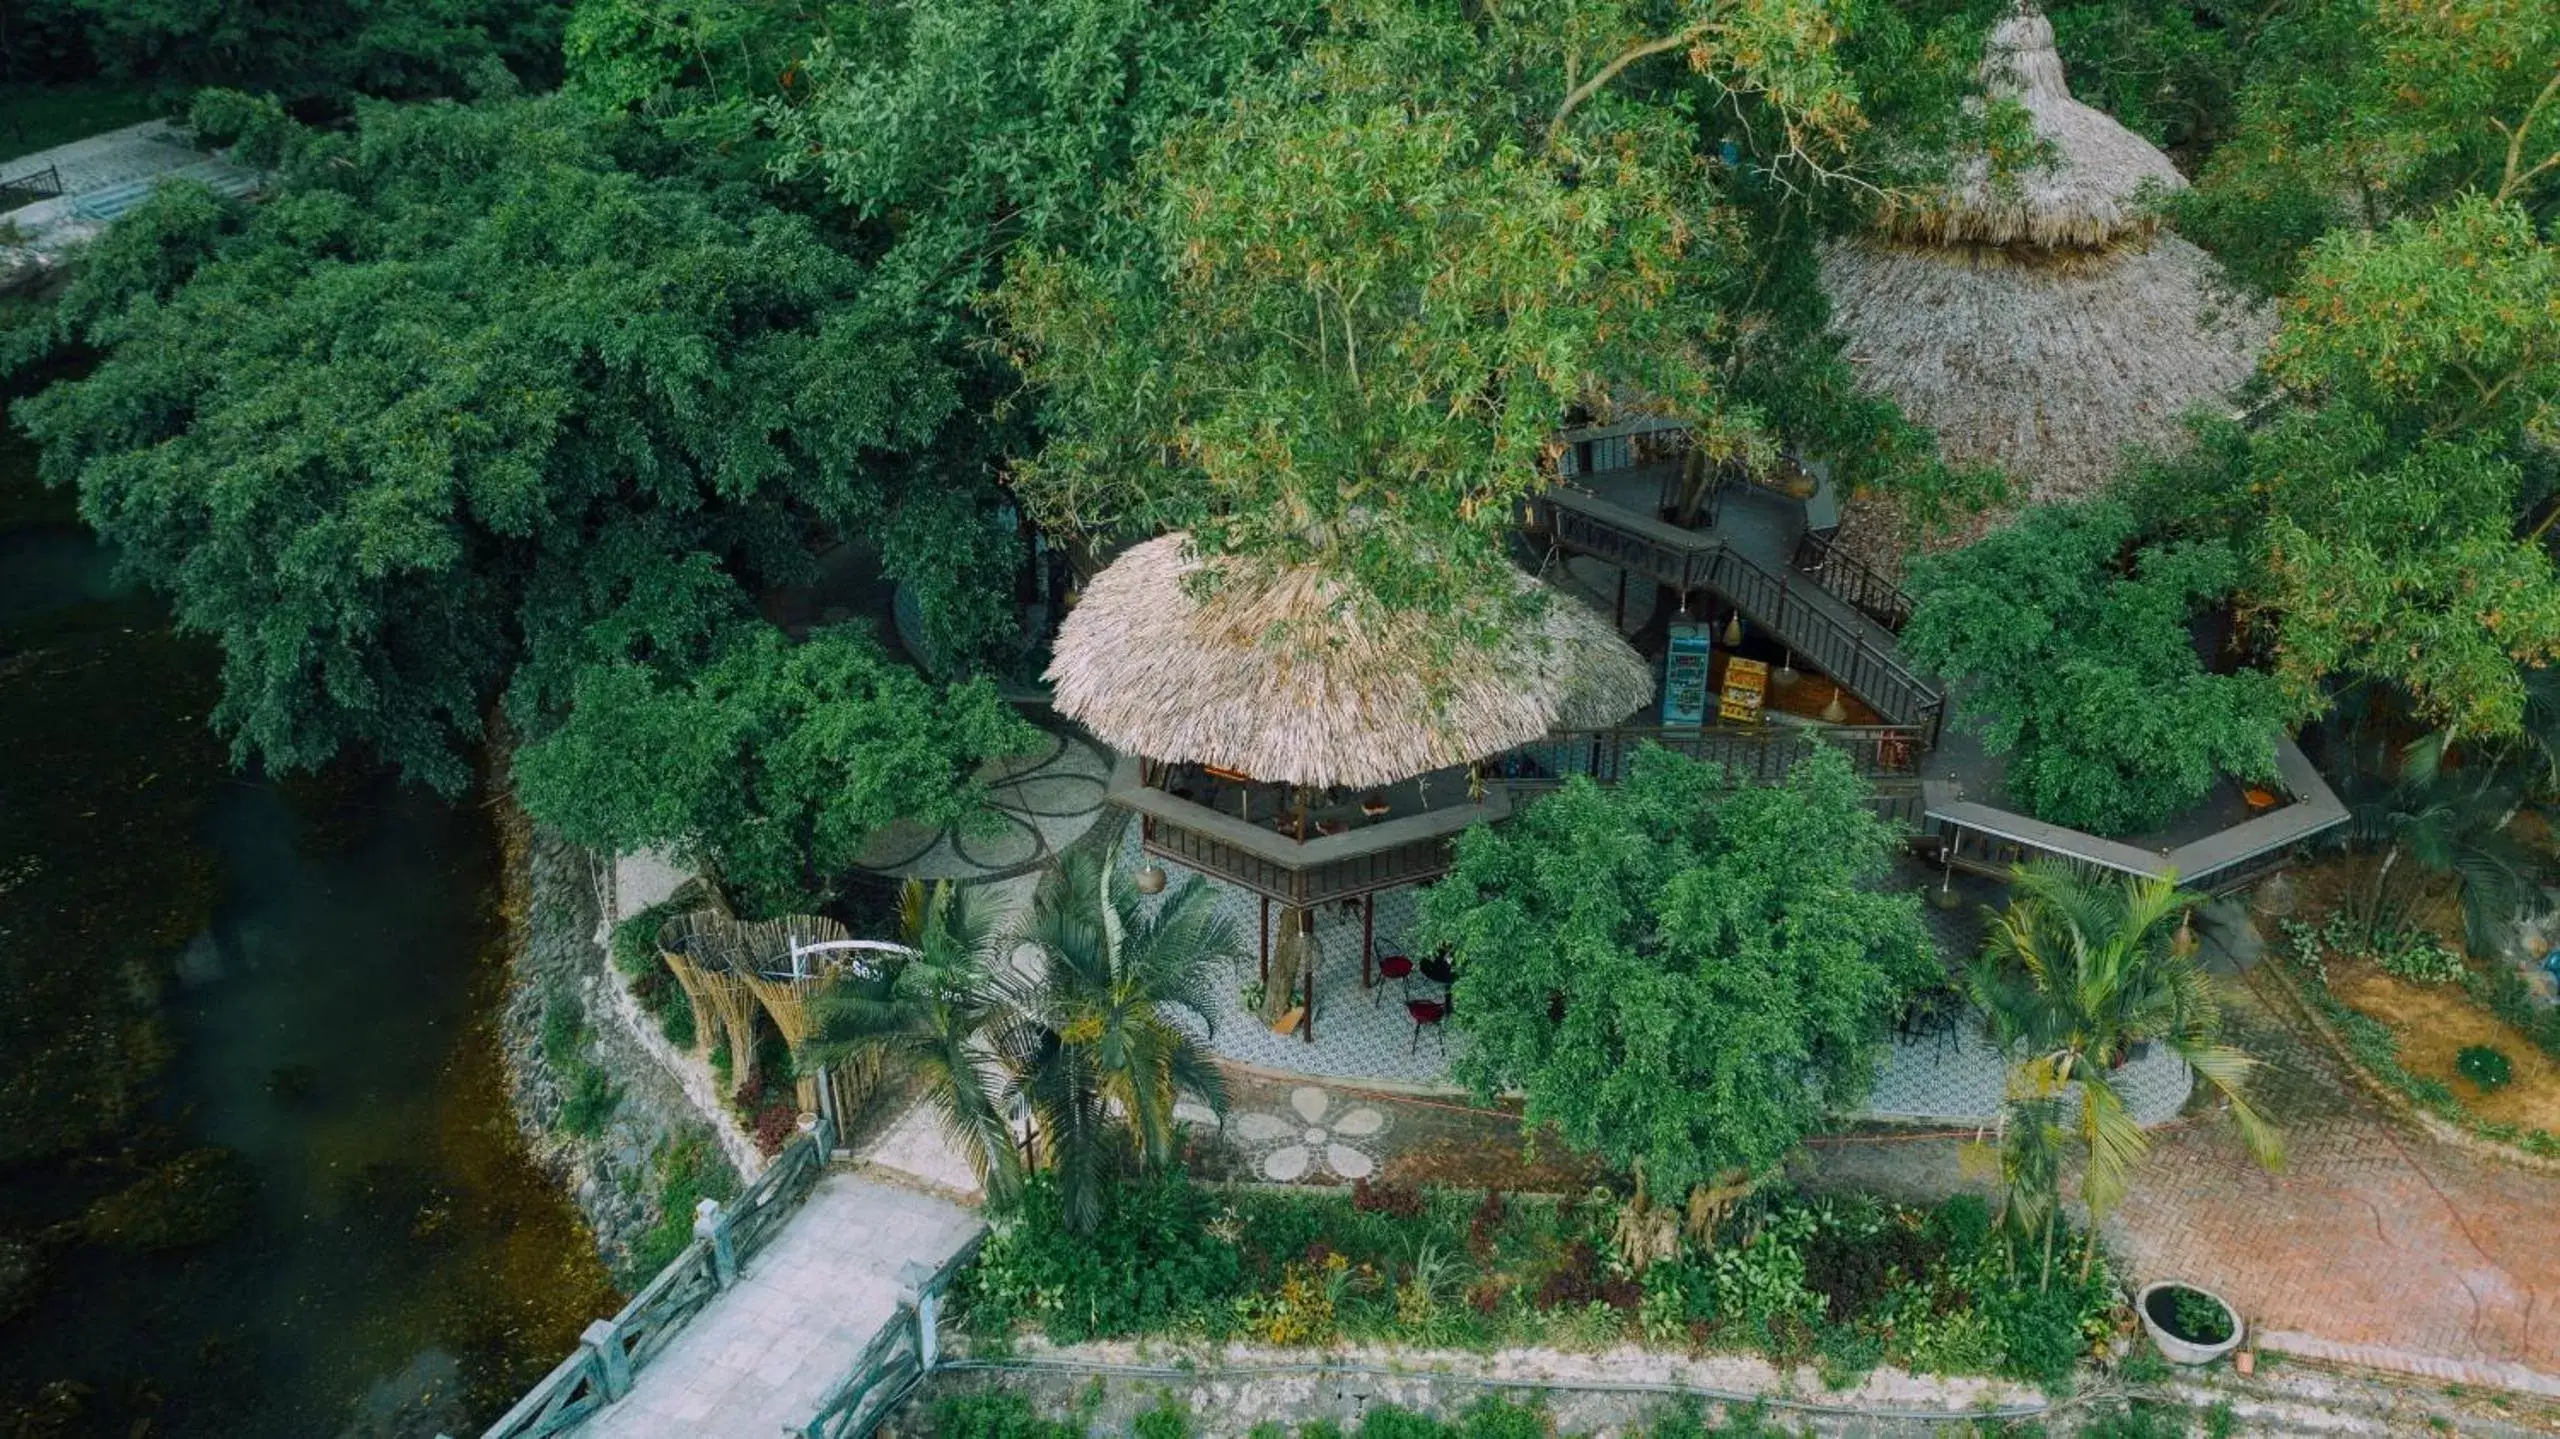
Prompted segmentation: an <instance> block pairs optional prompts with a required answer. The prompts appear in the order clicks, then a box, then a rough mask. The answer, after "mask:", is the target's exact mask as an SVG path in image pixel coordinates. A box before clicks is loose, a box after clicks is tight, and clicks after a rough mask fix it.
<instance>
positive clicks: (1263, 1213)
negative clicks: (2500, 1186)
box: [960, 1175, 2116, 1387]
mask: <svg viewBox="0 0 2560 1439" xmlns="http://www.w3.org/2000/svg"><path fill="white" fill-rule="evenodd" d="M1038 1183H1039V1188H1041V1189H1045V1181H1040V1182H1038ZM1106 1204H1107V1210H1106V1217H1105V1219H1104V1221H1103V1223H1102V1224H1101V1226H1100V1227H1099V1229H1098V1231H1097V1232H1096V1233H1095V1234H1094V1235H1092V1236H1073V1235H1069V1234H1067V1233H1065V1232H1064V1230H1063V1229H1062V1228H1061V1227H1060V1226H1059V1225H1058V1223H1057V1221H1056V1219H1055V1214H1056V1209H1055V1206H1054V1205H1053V1204H1045V1203H1044V1202H1043V1200H1042V1198H1041V1194H1040V1193H1039V1192H1037V1191H1035V1193H1034V1194H1033V1195H1032V1196H1030V1198H1029V1200H1028V1202H1026V1203H1025V1204H1024V1205H1022V1206H1021V1207H1020V1209H1019V1210H1018V1211H1017V1212H1015V1213H1012V1214H1009V1215H1008V1216H1007V1217H1006V1218H1005V1219H1004V1220H1003V1222H1002V1223H1001V1224H1000V1225H999V1227H998V1231H997V1233H996V1234H994V1235H993V1236H991V1237H990V1238H989V1240H988V1242H987V1245H986V1247H985V1249H984V1250H983V1251H982V1253H981V1255H980V1260H979V1263H978V1264H977V1265H976V1266H975V1267H974V1268H973V1269H972V1270H971V1271H970V1272H969V1274H968V1275H967V1276H966V1278H965V1279H964V1281H963V1283H962V1286H961V1292H960V1297H961V1306H960V1313H961V1315H962V1317H963V1319H964V1320H965V1322H966V1323H967V1324H968V1325H969V1326H970V1327H971V1328H972V1329H973V1330H975V1331H976V1332H978V1333H980V1334H982V1335H987V1336H989V1337H992V1338H995V1339H997V1340H998V1341H999V1342H1001V1340H1002V1338H1003V1336H1005V1335H1008V1334H1011V1333H1014V1332H1016V1331H1017V1330H1022V1329H1036V1330H1040V1331H1042V1332H1045V1333H1046V1334H1047V1335H1049V1337H1051V1338H1052V1339H1053V1340H1057V1341H1059V1342H1076V1341H1080V1340H1084V1339H1090V1338H1135V1337H1145V1336H1156V1335H1180V1336H1183V1337H1196V1338H1205V1339H1212V1340H1223V1339H1228V1338H1234V1337H1244V1338H1250V1339H1254V1340H1258V1341H1260V1342H1265V1343H1273V1344H1283V1345H1311V1346H1321V1345H1327V1344H1331V1343H1335V1342H1337V1341H1339V1342H1348V1343H1372V1342H1384V1343H1397V1344H1409V1345H1430V1346H1435V1347H1449V1346H1456V1347H1488V1348H1489V1347H1497V1346H1501V1345H1506V1344H1545V1345H1555V1346H1559V1347H1567V1348H1592V1347H1600V1346H1605V1345H1611V1344H1617V1343H1623V1342H1627V1341H1630V1340H1639V1339H1640V1340H1642V1341H1644V1342H1647V1343H1650V1344H1653V1345H1656V1346H1662V1347H1671V1348H1678V1349H1683V1350H1686V1349H1690V1348H1692V1347H1706V1348H1713V1349H1728V1350H1730V1349H1747V1350H1752V1351H1757V1352H1761V1353H1765V1354H1769V1355H1771V1356H1773V1357H1776V1358H1778V1359H1780V1360H1781V1361H1784V1362H1795V1361H1800V1360H1807V1359H1810V1360H1813V1361H1815V1362H1817V1363H1818V1364H1819V1365H1820V1366H1821V1368H1822V1371H1823V1373H1824V1375H1825V1377H1826V1378H1827V1379H1829V1380H1831V1381H1832V1382H1834V1383H1843V1384H1845V1383H1848V1382H1851V1381H1853V1380H1854V1378H1855V1376H1857V1375H1859V1374H1862V1373H1864V1372H1866V1371H1867V1370H1869V1369H1872V1368H1874V1367H1875V1366H1876V1365H1878V1364H1880V1363H1893V1364H1897V1365H1900V1366H1903V1367H1905V1368H1909V1369H1913V1370H1917V1371H1923V1372H1933V1373H1974V1374H1979V1373H1996V1374H2004V1375H2010V1376H2014V1377H2018V1378H2023V1379H2029V1380H2033V1381H2035V1382H2038V1383H2041V1384H2045V1385H2048V1386H2052V1387H2061V1386H2063V1385H2065V1384H2067V1383H2068V1382H2069V1380H2070V1378H2071V1376H2072V1374H2073V1372H2074V1371H2075V1369H2076V1368H2077V1366H2078V1365H2079V1363H2080V1361H2081V1360H2082V1359H2084V1358H2085V1357H2086V1356H2087V1355H2088V1354H2089V1352H2090V1349H2091V1346H2092V1343H2093V1342H2094V1341H2095V1340H2096V1339H2097V1338H2098V1337H2099V1336H2100V1335H2102V1334H2104V1333H2106V1332H2108V1331H2109V1326H2110V1324H2111V1322H2112V1318H2113V1316H2114V1314H2115V1312H2116V1300H2115V1297H2114V1291H2113V1284H2114V1281H2113V1279H2112V1278H2111V1277H2110V1276H2109V1275H2108V1273H2107V1270H2106V1266H2104V1265H2096V1266H2094V1267H2093V1271H2092V1274H2091V1277H2090V1279H2089V1280H2088V1282H2086V1283H2082V1282H2081V1281H2080V1280H2079V1279H2078V1278H2077V1277H2076V1276H2077V1275H2078V1273H2079V1267H2080V1259H2081V1254H2082V1252H2083V1249H2084V1247H2085V1246H2086V1244H2087V1243H2088V1240H2087V1239H2086V1237H2085V1236H2083V1235H2079V1234H2072V1233H2065V1234H2061V1235H2058V1236H2057V1239H2058V1242H2057V1244H2056V1246H2055V1253H2054V1258H2053V1264H2052V1276H2053V1277H2052V1279H2051V1281H2050V1284H2049V1286H2040V1284H2039V1278H2040V1275H2041V1273H2042V1266H2041V1257H2042V1256H2041V1253H2040V1252H2025V1251H2021V1252H2020V1253H2017V1254H2014V1255H2013V1254H2012V1253H2011V1251H2010V1249H2009V1240H2008V1239H2007V1238H2006V1237H2005V1235H2004V1234H2003V1233H2002V1232H2000V1231H1996V1230H1995V1229H1994V1228H1993V1226H1992V1224H1991V1220H1990V1214H1989V1211H1988V1210H1987V1209H1986V1208H1985V1207H1984V1205H1983V1204H1982V1202H1981V1201H1980V1200H1978V1199H1973V1198H1969V1197H1968V1198H1964V1199H1959V1200H1953V1201H1950V1202H1949V1203H1947V1204H1945V1205H1942V1206H1940V1207H1938V1208H1936V1209H1919V1208H1914V1207H1909V1206H1904V1205H1896V1204H1887V1203H1882V1202H1878V1201H1874V1200H1867V1199H1857V1198H1844V1197H1836V1196H1835V1197H1822V1198H1806V1197H1802V1196H1797V1195H1793V1194H1785V1193H1776V1194H1765V1195H1762V1196H1758V1197H1755V1198H1754V1199H1752V1200H1750V1201H1748V1202H1747V1203H1745V1204H1744V1205H1742V1206H1740V1207H1738V1209H1737V1212H1736V1213H1735V1214H1734V1215H1733V1216H1732V1217H1731V1218H1730V1219H1729V1220H1728V1221H1727V1222H1726V1224H1725V1226H1724V1227H1723V1229H1722V1230H1721V1231H1720V1232H1719V1234H1718V1236H1717V1242H1716V1243H1715V1244H1714V1245H1713V1246H1712V1247H1709V1248H1704V1249H1697V1250H1690V1251H1687V1252H1684V1253H1683V1254H1681V1255H1680V1256H1679V1257H1677V1258H1672V1259H1666V1260H1661V1261H1658V1262H1656V1263H1655V1264H1653V1265H1652V1266H1651V1267H1650V1268H1649V1269H1648V1270H1647V1271H1646V1273H1645V1274H1644V1275H1643V1276H1642V1277H1641V1278H1638V1277H1637V1276H1635V1275H1633V1274H1632V1273H1630V1272H1628V1271H1627V1270H1626V1269H1625V1268H1624V1267H1623V1266H1622V1265H1620V1264H1619V1263H1617V1262H1616V1260H1615V1258H1614V1253H1615V1251H1614V1248H1613V1246H1612V1240H1611V1234H1612V1230H1613V1226H1614V1225H1615V1222H1616V1220H1617V1218H1618V1214H1619V1209H1620V1205H1619V1202H1618V1201H1617V1199H1616V1198H1615V1197H1614V1196H1612V1195H1610V1194H1609V1193H1607V1192H1606V1191H1596V1192H1595V1193H1593V1194H1592V1195H1590V1196H1586V1197H1584V1198H1582V1199H1578V1200H1566V1201H1560V1202H1558V1201H1545V1200H1528V1199H1519V1198H1513V1199H1511V1200H1510V1201H1509V1202H1507V1203H1505V1204H1503V1205H1500V1206H1493V1205H1489V1204H1485V1203H1480V1202H1478V1196H1475V1195H1472V1194H1459V1193H1450V1192H1445V1191H1438V1192H1426V1193H1425V1194H1423V1195H1422V1196H1421V1203H1420V1209H1419V1212H1418V1213H1412V1214H1402V1213H1396V1214H1390V1213H1387V1212H1384V1211H1381V1210H1379V1209H1377V1208H1375V1207H1374V1206H1372V1207H1371V1208H1367V1209H1363V1208H1361V1207H1359V1206H1358V1205H1357V1204H1355V1203H1354V1202H1353V1201H1352V1200H1351V1199H1350V1198H1349V1197H1347V1196H1343V1195H1333V1194H1313V1193H1267V1192H1253V1191H1237V1192H1232V1193H1226V1194H1217V1195H1213V1194H1211V1193H1208V1192H1206V1191H1203V1190H1201V1189H1199V1188H1198V1187H1196V1186H1194V1185H1192V1184H1191V1183H1190V1182H1189V1181H1188V1180H1185V1179H1183V1178H1181V1177H1180V1176H1178V1175H1175V1176H1166V1177H1162V1178H1157V1179H1150V1180H1141V1181H1136V1182H1128V1183H1122V1184H1119V1185H1115V1186H1113V1188H1112V1189H1111V1191H1110V1193H1109V1197H1108V1199H1107V1201H1106Z"/></svg>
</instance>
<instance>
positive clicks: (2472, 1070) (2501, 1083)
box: [2453, 1044, 2516, 1090]
mask: <svg viewBox="0 0 2560 1439" xmlns="http://www.w3.org/2000/svg"><path fill="white" fill-rule="evenodd" d="M2453 1068H2454V1072H2455V1073H2457V1074H2460V1075H2461V1076H2462V1077H2463V1078H2465V1079H2467V1080H2470V1081H2471V1082H2472V1083H2473V1084H2476V1085H2478V1086H2480V1088H2481V1089H2483V1090H2491V1089H2504V1088H2506V1087H2507V1083H2508V1081H2510V1080H2512V1079H2514V1078H2515V1077H2516V1075H2515V1066H2514V1065H2513V1064H2511V1063H2510V1062H2508V1059H2507V1057H2506V1055H2505V1054H2503V1053H2501V1052H2499V1051H2498V1050H2496V1049H2492V1048H2491V1047H2489V1046H2488V1045H2485V1044H2466V1045H2464V1046H2463V1047H2462V1050H2461V1052H2460V1053H2458V1054H2456V1055H2454V1057H2453Z"/></svg>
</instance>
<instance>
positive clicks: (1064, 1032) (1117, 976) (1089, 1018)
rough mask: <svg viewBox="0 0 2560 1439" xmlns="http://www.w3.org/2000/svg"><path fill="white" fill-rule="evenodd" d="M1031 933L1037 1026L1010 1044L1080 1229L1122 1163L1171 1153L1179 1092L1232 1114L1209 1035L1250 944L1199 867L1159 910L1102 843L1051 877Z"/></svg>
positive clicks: (1145, 1163)
mask: <svg viewBox="0 0 2560 1439" xmlns="http://www.w3.org/2000/svg"><path fill="white" fill-rule="evenodd" d="M1019 939H1020V941H1021V942H1023V943H1026V944H1029V945H1031V946H1033V947H1034V948H1035V949H1037V950H1038V951H1039V954H1040V957H1041V961H1042V963H1041V966H1040V969H1039V973H1038V975H1037V977H1036V978H1035V979H1034V980H1033V981H1032V983H1031V984H1030V986H1029V988H1028V990H1027V992H1026V994H1025V997H1024V1003H1023V1011H1024V1015H1025V1017H1026V1018H1027V1019H1028V1020H1029V1025H1028V1026H1027V1027H1026V1029H1025V1030H1023V1031H1022V1032H1021V1033H1020V1034H1019V1035H1017V1037H1016V1038H1015V1039H1014V1041H1013V1042H1012V1043H1011V1044H1009V1045H1008V1052H1009V1054H1010V1055H1011V1056H1012V1059H1013V1063H1014V1064H1015V1067H1016V1073H1017V1075H1018V1081H1017V1082H1018V1084H1019V1086H1020V1093H1021V1095H1022V1097H1023V1099H1024V1100H1025V1101H1026V1102H1027V1103H1028V1104H1029V1106H1030V1109H1031V1112H1032V1115H1033V1118H1034V1119H1035V1121H1036V1122H1037V1123H1038V1125H1039V1126H1040V1131H1041V1139H1042V1142H1043V1144H1044V1145H1045V1147H1046V1148H1047V1151H1048V1156H1049V1162H1050V1163H1051V1164H1052V1165H1053V1166H1054V1167H1055V1168H1056V1170H1057V1173H1058V1188H1059V1191H1060V1194H1061V1196H1062V1198H1063V1199H1064V1201H1065V1203H1066V1206H1067V1220H1068V1223H1069V1224H1070V1225H1071V1226H1073V1227H1076V1228H1079V1229H1081V1228H1085V1227H1088V1226H1090V1225H1091V1224H1092V1223H1094V1222H1095V1220H1096V1219H1098V1217H1099V1215H1100V1210H1101V1184H1102V1178H1103V1175H1104V1174H1105V1172H1106V1171H1107V1170H1108V1169H1109V1168H1110V1167H1111V1166H1112V1165H1113V1164H1114V1163H1116V1162H1118V1161H1120V1160H1122V1159H1123V1158H1128V1159H1134V1160H1135V1161H1136V1163H1137V1164H1138V1165H1139V1166H1140V1167H1149V1166H1154V1165H1161V1164H1166V1163H1169V1162H1171V1160H1172V1159H1173V1156H1174V1136H1175V1126H1174V1119H1173V1106H1174V1103H1175V1101H1176V1100H1177V1099H1179V1098H1181V1097H1183V1096H1186V1095H1187V1096H1189V1097H1192V1098H1195V1099H1197V1100H1199V1101H1200V1102H1202V1103H1203V1104H1205V1105H1207V1106H1208V1107H1209V1108H1210V1109H1211V1110H1212V1111H1213V1112H1215V1113H1217V1114H1219V1115H1221V1116H1223V1115H1224V1114H1225V1113H1226V1107H1227V1089H1226V1081H1225V1078H1224V1077H1223V1076H1222V1075H1221V1074H1220V1073H1219V1072H1218V1067H1217V1065H1216V1063H1215V1062H1214V1061H1213V1060H1212V1059H1211V1057H1210V1051H1209V1047H1208V1043H1207V1040H1208V1036H1209V1034H1210V1032H1211V1027H1212V1022H1213V1021H1212V1018H1211V1016H1212V1015H1213V1014H1214V1013H1215V1012H1216V1008H1215V1003H1214V1000H1213V984H1214V982H1215V980H1216V977H1217V975H1218V974H1219V972H1220V971H1221V970H1222V969H1223V968H1224V967H1225V966H1227V965H1229V964H1231V963H1233V962H1235V961H1237V960H1239V959H1241V958H1242V956H1243V952H1244V948H1243V942H1242V939H1241V936H1240V935H1239V933H1238V931H1237V929H1236V927H1235V925H1233V924H1232V923H1230V922H1228V921H1226V920H1224V919H1221V918H1220V917H1219V916H1218V913H1217V896H1216V894H1215V893H1214V892H1213V891H1212V890H1210V888H1209V887H1208V885H1207V883H1206V882H1205V881H1203V880H1202V879H1200V878H1199V877H1198V876H1193V877H1192V878H1190V879H1188V880H1185V881H1184V882H1183V883H1182V884H1180V885H1178V886H1176V887H1175V888H1174V889H1172V890H1171V891H1169V892H1167V893H1166V894H1165V895H1164V896H1163V898H1162V900H1161V901H1160V902H1159V903H1158V904H1157V905H1156V906H1155V910H1154V913H1152V914H1150V913H1148V909H1147V905H1146V902H1145V899H1144V897H1143V896H1142V895H1140V894H1139V892H1138V887H1137V885H1136V884H1135V883H1134V882H1133V881H1132V880H1131V879H1130V878H1129V877H1128V876H1126V875H1123V874H1121V873H1119V872H1118V871H1117V869H1116V868H1115V867H1114V866H1113V864H1112V862H1111V859H1110V857H1109V856H1108V855H1106V854H1102V853H1099V852H1094V851H1085V852H1080V853H1075V854H1070V855H1068V856H1067V857H1066V859H1065V860H1064V861H1063V862H1061V863H1060V864H1059V865H1058V867H1057V868H1055V869H1052V870H1050V871H1049V872H1048V873H1047V874H1045V875H1043V876H1041V879H1040V887H1039V890H1038V891H1037V893H1036V894H1035V895H1034V896H1033V898H1032V902H1031V914H1030V919H1029V923H1028V924H1027V925H1026V926H1025V927H1024V929H1023V930H1022V932H1021V934H1020V936H1019Z"/></svg>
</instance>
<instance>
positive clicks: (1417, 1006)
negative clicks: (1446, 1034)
mask: <svg viewBox="0 0 2560 1439" xmlns="http://www.w3.org/2000/svg"><path fill="white" fill-rule="evenodd" d="M1404 1012H1405V1013H1407V1014H1409V1015H1412V1016H1413V1043H1412V1044H1410V1045H1407V1046H1406V1047H1405V1053H1407V1054H1411V1053H1412V1052H1413V1051H1415V1050H1417V1049H1420V1048H1421V1047H1422V1027H1423V1026H1424V1025H1426V1024H1427V1025H1429V1026H1431V1037H1432V1038H1433V1039H1434V1040H1437V1041H1438V1042H1439V1045H1440V1052H1441V1053H1442V1054H1447V1053H1448V1052H1449V1041H1447V1040H1445V1039H1441V1038H1440V1021H1441V1020H1444V1019H1446V1018H1448V1017H1449V1008H1448V1006H1447V1005H1444V1004H1442V1003H1440V1002H1439V1001H1438V1000H1433V999H1408V1000H1406V1001H1405V1002H1404Z"/></svg>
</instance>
